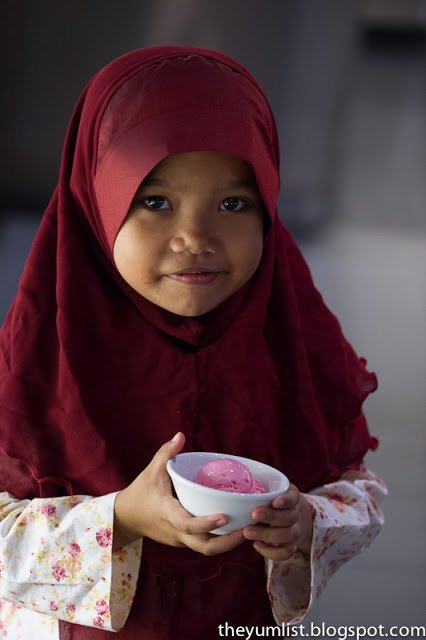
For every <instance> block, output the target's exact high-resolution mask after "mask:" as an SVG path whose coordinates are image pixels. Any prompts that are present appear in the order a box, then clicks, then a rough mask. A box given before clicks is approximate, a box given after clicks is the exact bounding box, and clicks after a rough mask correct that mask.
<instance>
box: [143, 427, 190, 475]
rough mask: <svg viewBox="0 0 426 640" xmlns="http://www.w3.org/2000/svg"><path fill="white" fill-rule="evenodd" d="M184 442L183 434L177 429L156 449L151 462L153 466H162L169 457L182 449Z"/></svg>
mask: <svg viewBox="0 0 426 640" xmlns="http://www.w3.org/2000/svg"><path fill="white" fill-rule="evenodd" d="M184 444H185V436H184V434H183V433H182V432H181V431H178V433H176V435H174V436H173V438H172V439H171V440H169V441H168V442H165V443H164V444H163V446H162V447H160V448H159V449H158V451H157V453H156V454H155V456H154V457H153V459H152V461H151V464H152V463H154V465H155V466H159V467H164V466H165V465H166V463H167V461H168V460H170V458H173V457H174V456H176V455H177V454H178V453H179V452H180V451H182V449H183V446H184Z"/></svg>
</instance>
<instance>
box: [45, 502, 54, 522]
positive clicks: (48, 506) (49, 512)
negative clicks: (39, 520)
mask: <svg viewBox="0 0 426 640" xmlns="http://www.w3.org/2000/svg"><path fill="white" fill-rule="evenodd" d="M41 515H42V516H45V517H46V518H54V517H55V516H56V507H55V505H54V504H53V503H52V502H45V503H44V504H43V505H42V507H41Z"/></svg>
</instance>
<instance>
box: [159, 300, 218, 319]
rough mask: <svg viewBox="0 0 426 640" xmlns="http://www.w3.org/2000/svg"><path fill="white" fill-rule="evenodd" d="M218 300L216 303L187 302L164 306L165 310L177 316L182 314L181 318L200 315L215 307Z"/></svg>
mask: <svg viewBox="0 0 426 640" xmlns="http://www.w3.org/2000/svg"><path fill="white" fill-rule="evenodd" d="M219 304H220V302H218V303H217V304H211V302H210V304H207V303H206V304H188V305H173V306H170V307H165V308H166V309H167V311H170V312H171V313H174V314H176V315H177V316H182V317H183V318H197V317H198V316H202V315H204V314H205V313H208V312H209V311H212V310H213V309H215V308H216V307H218V306H219Z"/></svg>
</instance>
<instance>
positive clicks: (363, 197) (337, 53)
mask: <svg viewBox="0 0 426 640" xmlns="http://www.w3.org/2000/svg"><path fill="white" fill-rule="evenodd" d="M0 25H1V26H0V34H1V44H0V46H1V50H2V60H3V69H2V77H3V82H2V99H1V109H2V117H1V118H0V123H1V125H0V126H1V128H2V129H1V137H0V140H1V153H0V163H1V170H0V194H1V199H0V322H2V321H3V318H4V316H5V314H6V312H7V308H8V306H9V304H10V302H11V300H12V298H13V295H14V293H15V290H16V286H17V282H18V279H19V275H20V273H21V270H22V267H23V265H24V262H25V258H26V255H27V252H28V249H29V246H30V244H31V241H32V238H33V236H34V233H35V231H36V228H37V225H38V223H39V220H40V216H41V214H42V212H43V209H44V207H45V206H46V204H47V201H48V198H49V196H50V194H51V192H52V190H53V188H54V186H55V183H56V179H57V173H58V166H59V161H60V153H61V146H62V141H63V137H64V135H65V132H66V127H67V123H68V119H69V116H70V114H71V112H72V109H73V105H74V103H75V101H76V99H77V97H78V95H79V93H80V92H81V90H82V88H83V86H84V85H85V83H86V82H87V81H88V80H89V78H90V77H91V76H92V75H93V74H94V73H95V72H96V71H97V70H98V69H99V68H100V67H101V66H103V65H104V64H106V63H107V62H109V61H110V60H111V59H112V58H114V57H116V56H118V55H120V54H122V53H125V52H126V51H128V50H131V49H134V48H138V47H141V46H147V45H153V44H196V45H199V46H204V47H211V48H215V49H219V50H222V51H224V52H225V53H228V54H230V55H232V56H234V57H235V58H237V59H238V60H239V61H240V62H242V63H243V64H245V65H246V66H247V67H248V68H249V69H250V70H251V71H252V72H253V73H254V75H256V76H257V78H258V79H259V81H260V83H261V84H262V86H263V87H264V89H265V91H266V93H267V95H268V97H269V99H270V101H271V103H272V106H273V109H274V112H275V115H276V118H277V122H278V126H279V131H280V138H281V146H282V178H283V189H282V194H281V199H280V214H281V216H282V218H283V220H284V221H285V222H286V223H287V224H288V226H289V227H290V229H291V230H292V231H293V233H294V234H295V235H296V237H297V239H298V240H299V243H300V245H301V247H302V250H303V251H304V254H305V256H306V258H307V260H308V262H309V264H310V266H311V269H312V271H313V275H314V278H315V280H316V282H317V285H318V287H319V288H320V290H321V291H322V292H323V294H324V296H325V299H326V301H327V302H328V304H329V306H330V307H331V308H332V309H333V311H334V312H335V313H336V314H337V316H338V317H339V318H340V320H341V322H342V325H343V327H344V330H345V332H346V335H347V336H348V338H349V339H350V340H351V341H352V343H353V344H354V346H355V348H356V350H357V351H358V353H360V354H362V355H365V356H366V357H367V358H368V361H369V366H370V368H371V369H373V370H375V371H376V372H377V374H378V376H379V380H380V388H379V390H378V392H377V393H376V394H375V395H374V396H373V397H372V398H371V399H369V400H368V402H367V405H366V413H367V416H368V419H369V424H370V429H371V431H372V432H373V433H374V434H376V435H378V437H379V438H380V441H381V446H380V448H379V450H378V451H377V452H376V453H374V454H372V455H369V457H368V459H367V463H368V465H369V466H370V467H371V468H372V469H374V470H376V471H377V472H378V473H379V474H381V475H382V476H383V477H384V478H385V480H386V481H387V483H388V485H389V489H390V496H389V498H388V499H387V502H386V504H385V512H386V515H387V524H386V527H385V529H384V531H383V533H382V534H381V536H380V537H379V538H378V539H377V540H376V541H375V542H374V543H373V545H372V546H371V547H370V548H369V549H368V550H367V551H366V552H365V553H364V554H363V555H362V556H360V557H359V558H357V559H355V560H353V561H352V562H351V563H349V564H348V565H347V566H345V567H344V568H343V569H341V570H340V571H339V572H338V574H337V575H336V576H335V577H334V578H333V579H332V581H331V583H330V584H329V587H328V589H327V590H326V592H325V594H324V595H323V596H322V598H321V600H320V601H319V602H318V603H317V604H316V605H315V607H314V610H313V612H312V614H311V616H310V619H312V620H313V621H315V622H317V623H318V622H325V623H326V624H329V625H335V626H339V625H351V624H354V625H365V626H368V625H380V624H382V625H385V626H390V625H404V626H410V625H416V624H417V625H419V624H425V622H426V620H425V619H426V615H425V609H426V605H425V602H426V553H425V539H426V536H425V527H426V508H425V497H424V496H425V493H426V471H425V462H424V461H425V458H426V437H425V432H424V416H425V413H426V411H425V409H426V392H425V383H426V180H425V177H426V176H425V168H426V123H425V115H426V84H425V79H426V75H425V33H426V2H425V0H365V1H362V0H359V1H356V0H294V1H290V0H268V1H267V0H214V2H208V1H207V0H157V1H154V0H149V1H143V0H124V1H122V2H112V1H110V2H108V1H100V0H91V1H90V2H84V1H83V0H74V1H73V2H65V1H56V2H53V0H52V1H50V0H40V1H39V2H37V3H35V2H29V1H28V2H23V1H20V0H17V1H14V2H12V1H10V2H5V1H3V3H2V5H1V8H0ZM241 623H242V624H244V621H241ZM402 636H405V637H414V635H413V636H411V635H410V634H407V633H406V631H405V629H403V630H402V631H401V637H402Z"/></svg>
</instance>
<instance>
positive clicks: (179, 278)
mask: <svg viewBox="0 0 426 640" xmlns="http://www.w3.org/2000/svg"><path fill="white" fill-rule="evenodd" d="M220 273H221V272H220V271H194V272H191V271H182V272H180V273H170V274H168V276H167V277H168V278H171V279H172V280H175V281H176V282H182V283H184V284H201V285H203V284H211V283H212V282H214V281H215V280H216V278H218V277H219V275H220Z"/></svg>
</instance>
